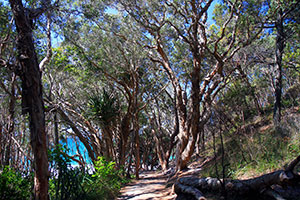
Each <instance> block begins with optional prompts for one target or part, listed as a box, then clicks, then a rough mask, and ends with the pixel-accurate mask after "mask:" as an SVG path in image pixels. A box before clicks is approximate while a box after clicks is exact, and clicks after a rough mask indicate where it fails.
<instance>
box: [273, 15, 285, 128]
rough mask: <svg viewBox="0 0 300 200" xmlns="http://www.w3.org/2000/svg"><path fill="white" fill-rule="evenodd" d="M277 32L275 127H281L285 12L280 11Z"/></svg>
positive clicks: (276, 26) (276, 24)
mask: <svg viewBox="0 0 300 200" xmlns="http://www.w3.org/2000/svg"><path fill="white" fill-rule="evenodd" d="M275 28H276V31H277V37H276V56H275V70H276V77H275V104H274V113H273V119H274V124H275V126H276V127H277V126H279V123H280V121H281V94H282V55H283V49H284V27H283V12H282V10H281V9H280V10H279V11H278V18H277V20H276V23H275Z"/></svg>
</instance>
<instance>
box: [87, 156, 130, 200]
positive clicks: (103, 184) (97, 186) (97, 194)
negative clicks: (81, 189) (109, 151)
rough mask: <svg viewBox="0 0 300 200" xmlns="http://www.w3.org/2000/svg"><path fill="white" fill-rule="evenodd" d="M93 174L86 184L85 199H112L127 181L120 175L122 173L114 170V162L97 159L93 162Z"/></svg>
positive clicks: (102, 158) (101, 158)
mask: <svg viewBox="0 0 300 200" xmlns="http://www.w3.org/2000/svg"><path fill="white" fill-rule="evenodd" d="M94 167H95V172H94V173H93V174H92V175H91V176H90V179H89V180H88V181H87V182H86V185H85V188H86V194H87V196H86V197H87V199H90V200H94V199H95V200H96V199H113V198H114V197H116V196H117V194H118V193H119V190H120V189H121V186H122V184H124V183H126V182H127V180H126V179H125V178H124V177H123V176H122V175H121V174H122V171H121V170H117V169H116V168H115V162H112V161H107V160H106V159H105V158H104V157H99V158H98V160H97V161H95V162H94Z"/></svg>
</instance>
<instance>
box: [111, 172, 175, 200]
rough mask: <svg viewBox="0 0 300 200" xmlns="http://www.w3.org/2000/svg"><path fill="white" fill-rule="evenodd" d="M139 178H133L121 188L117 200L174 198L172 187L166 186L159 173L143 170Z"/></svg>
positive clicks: (164, 179) (164, 178) (163, 178)
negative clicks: (133, 179)
mask: <svg viewBox="0 0 300 200" xmlns="http://www.w3.org/2000/svg"><path fill="white" fill-rule="evenodd" d="M140 178H141V179H140V180H135V181H133V182H131V183H130V184H128V185H127V186H126V187H124V188H122V190H121V195H120V196H119V197H118V198H117V200H127V199H130V200H146V199H148V200H155V199H166V200H168V199H174V198H175V196H176V195H174V194H172V188H171V187H170V188H166V186H165V184H166V180H167V178H166V177H164V176H163V175H162V174H161V173H158V172H143V173H142V174H141V175H140Z"/></svg>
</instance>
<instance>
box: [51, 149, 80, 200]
mask: <svg viewBox="0 0 300 200" xmlns="http://www.w3.org/2000/svg"><path fill="white" fill-rule="evenodd" d="M66 155H67V150H66V149H65V148H64V147H62V146H61V145H59V146H57V147H56V148H54V149H53V150H52V151H51V152H50V154H49V160H50V162H51V164H52V169H53V173H52V178H51V179H50V181H49V188H50V196H52V197H54V198H55V199H57V200H58V199H64V200H65V199H66V200H67V199H70V200H71V199H81V198H83V197H84V196H85V191H84V189H83V187H82V182H83V181H84V178H85V175H84V173H82V171H80V169H78V168H73V167H72V166H71V160H70V159H69V158H68V157H67V156H66Z"/></svg>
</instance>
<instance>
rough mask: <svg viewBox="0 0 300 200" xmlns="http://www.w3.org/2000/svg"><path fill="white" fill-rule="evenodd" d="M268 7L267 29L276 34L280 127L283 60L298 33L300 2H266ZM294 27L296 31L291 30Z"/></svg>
mask: <svg viewBox="0 0 300 200" xmlns="http://www.w3.org/2000/svg"><path fill="white" fill-rule="evenodd" d="M265 3H266V6H268V7H269V13H268V15H267V20H266V23H265V25H264V27H265V28H272V29H274V31H275V32H276V43H275V62H274V66H275V71H276V72H275V73H276V75H275V78H274V79H275V81H274V82H275V84H274V88H275V103H274V114H273V118H274V124H275V125H276V126H279V123H280V121H281V107H282V105H281V104H282V103H281V98H282V97H281V96H282V76H283V72H282V71H283V69H282V65H283V63H282V58H283V53H284V48H285V44H286V43H287V41H288V39H289V38H291V36H292V35H294V34H295V33H296V31H295V30H296V29H295V28H296V27H295V25H296V26H297V24H299V20H300V18H299V15H298V13H299V7H300V5H299V1H288V2H286V1H280V0H274V1H273V0H271V1H266V2H265ZM292 26H294V29H293V28H291V27H292Z"/></svg>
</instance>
